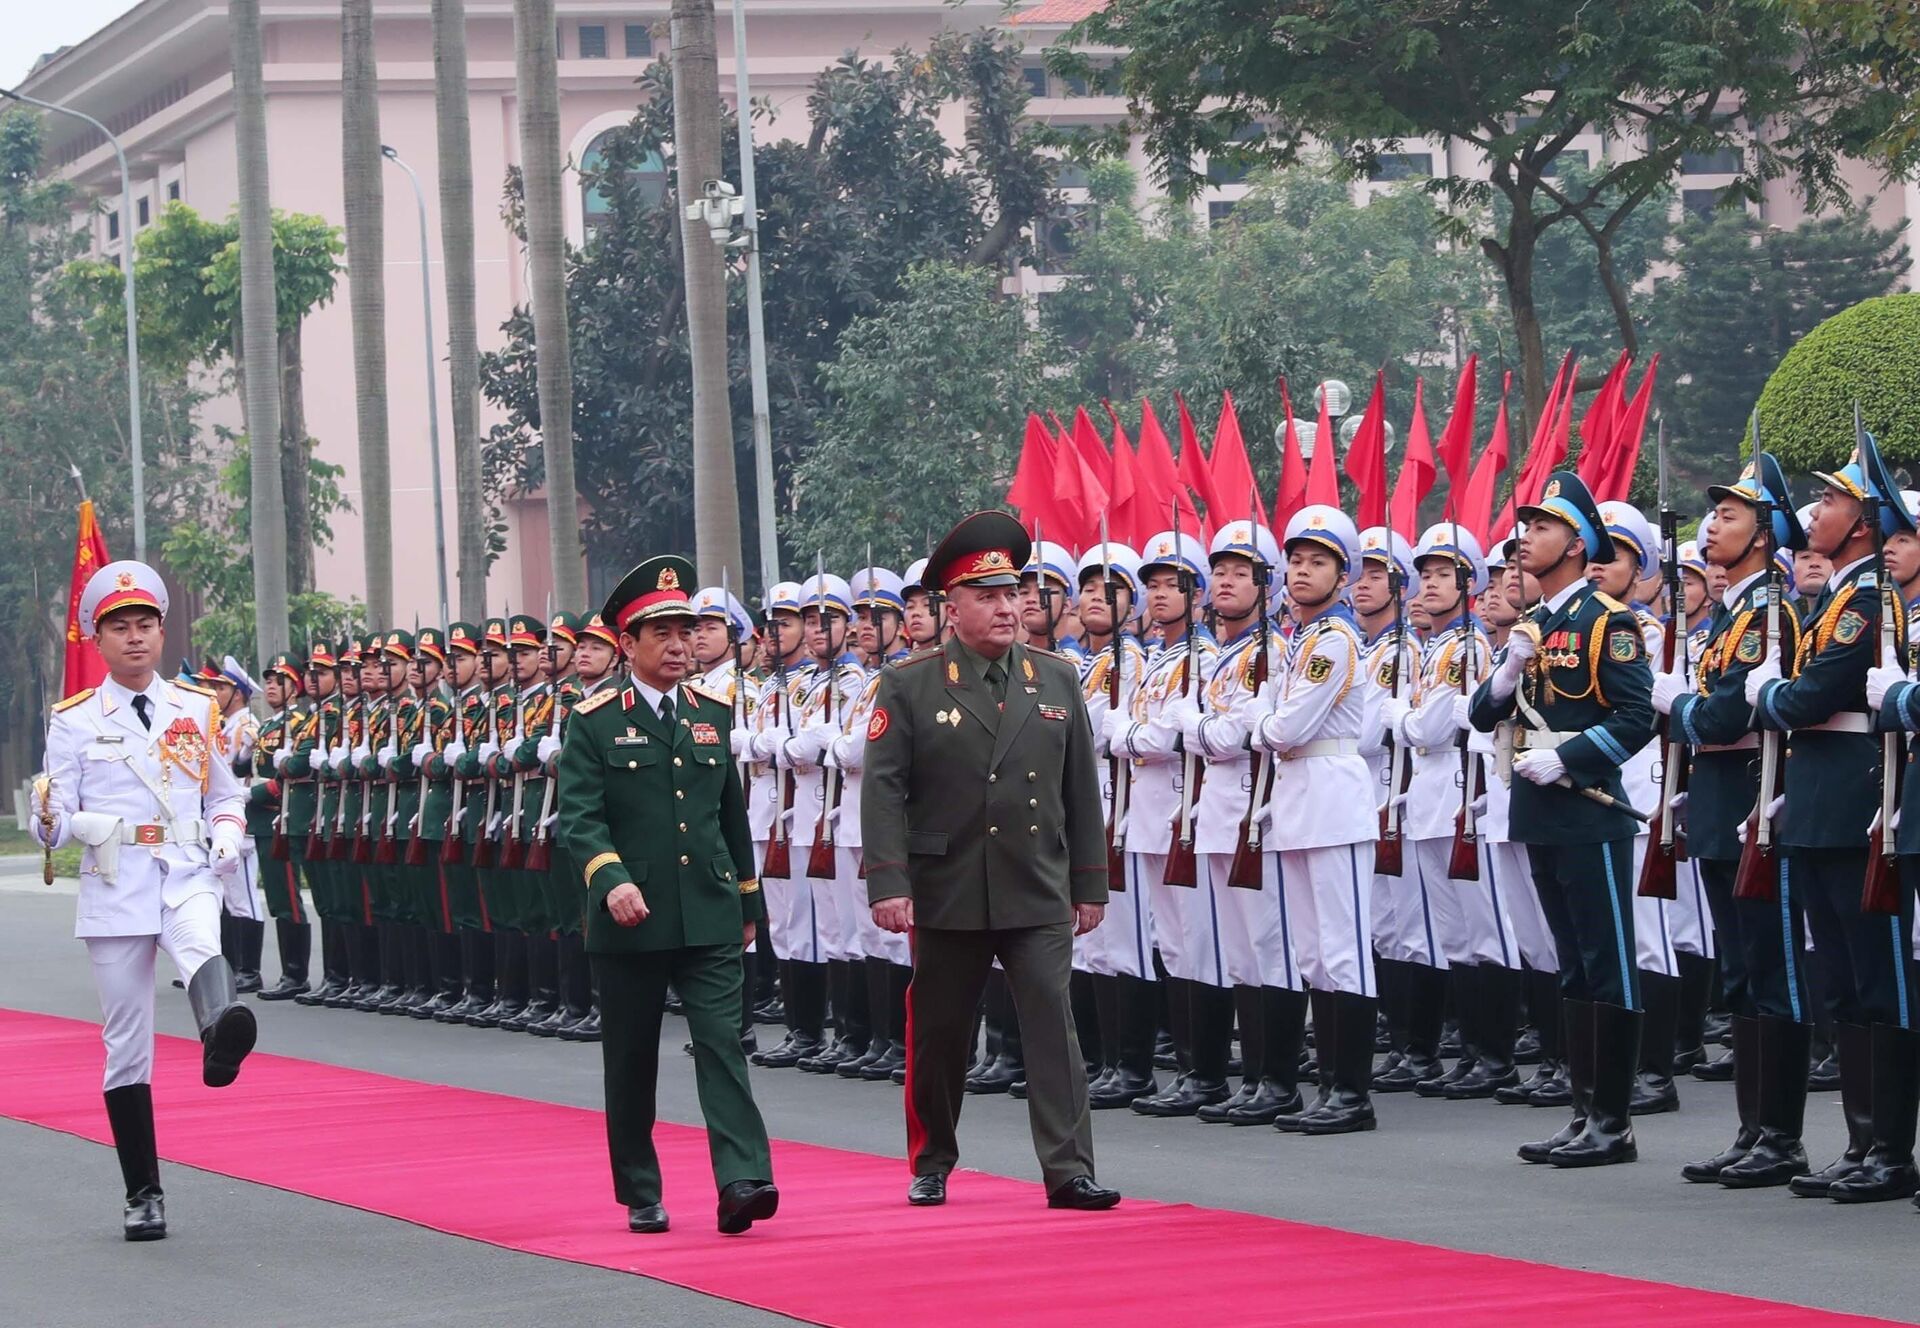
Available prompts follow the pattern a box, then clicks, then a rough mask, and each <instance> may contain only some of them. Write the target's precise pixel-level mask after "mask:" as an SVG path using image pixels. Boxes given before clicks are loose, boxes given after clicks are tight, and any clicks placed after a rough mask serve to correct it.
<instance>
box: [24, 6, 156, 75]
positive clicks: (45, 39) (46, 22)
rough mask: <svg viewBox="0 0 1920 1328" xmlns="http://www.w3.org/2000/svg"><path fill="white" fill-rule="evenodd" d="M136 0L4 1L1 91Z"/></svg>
mask: <svg viewBox="0 0 1920 1328" xmlns="http://www.w3.org/2000/svg"><path fill="white" fill-rule="evenodd" d="M136 3H137V0H7V3H5V4H4V5H0V8H4V9H5V10H6V11H7V22H6V29H7V35H6V40H4V41H0V87H7V88H11V87H14V86H16V85H17V84H18V83H19V82H20V80H21V79H23V78H25V77H26V76H27V71H28V70H30V69H32V68H33V66H34V65H35V64H36V63H38V61H39V59H40V57H41V56H43V55H45V54H46V53H47V52H49V51H57V50H59V49H60V48H61V47H62V46H72V45H74V44H75V43H77V42H81V41H84V40H85V39H86V38H87V37H89V36H91V35H92V34H94V33H96V32H98V31H99V30H100V29H101V28H104V27H106V26H107V24H109V23H111V22H113V20H114V19H116V18H119V17H120V15H122V14H124V13H126V12H127V11H128V10H129V9H132V8H133V7H134V5H135V4H136Z"/></svg>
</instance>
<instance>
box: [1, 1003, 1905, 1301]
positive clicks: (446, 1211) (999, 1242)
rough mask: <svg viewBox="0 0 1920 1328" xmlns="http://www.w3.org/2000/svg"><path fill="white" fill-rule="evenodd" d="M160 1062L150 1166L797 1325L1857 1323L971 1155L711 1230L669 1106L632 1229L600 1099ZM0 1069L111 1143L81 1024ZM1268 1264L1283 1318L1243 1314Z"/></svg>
mask: <svg viewBox="0 0 1920 1328" xmlns="http://www.w3.org/2000/svg"><path fill="white" fill-rule="evenodd" d="M159 1056H160V1063H159V1072H158V1074H157V1075H156V1076H155V1078H156V1091H155V1098H156V1099H157V1103H158V1111H159V1136H160V1151H161V1154H162V1156H163V1157H165V1158H167V1159H169V1160H170V1161H173V1162H179V1163H184V1164H186V1165H188V1166H193V1167H199V1168H202V1169H204V1170H207V1171H213V1172H218V1173H220V1174H222V1175H226V1176H233V1177H237V1178H239V1179H241V1180H247V1181H253V1182H256V1183H259V1184H262V1185H270V1186H274V1187H276V1188H279V1189H283V1190H291V1191H293V1192H295V1193H298V1194H305V1195H311V1196H313V1197H314V1198H318V1199H325V1200H328V1201H331V1202H333V1203H340V1204H347V1205H350V1206H352V1207H355V1208H361V1209H364V1210H366V1211H368V1212H373V1213H382V1214H386V1215H388V1216H390V1217H397V1218H400V1219H402V1220H403V1221H407V1222H413V1223H417V1224H419V1225H421V1226H424V1227H429V1228H432V1229H433V1230H436V1231H444V1232H448V1233H450V1234H453V1235H456V1236H465V1237H469V1238H471V1239H473V1240H480V1241H486V1242H488V1243H490V1244H494V1245H499V1246H502V1247H504V1248H507V1249H514V1250H524V1251H527V1252H529V1253H532V1254H541V1255H547V1256H550V1257H553V1258H559V1259H568V1260H572V1261H574V1262H576V1263H583V1264H592V1265H594V1266H597V1267H601V1268H613V1269H619V1270H622V1271H626V1272H633V1273H643V1274H645V1275H646V1276H648V1277H655V1278H659V1279H661V1280H662V1281H666V1282H672V1283H675V1284H677V1285H679V1286H684V1287H689V1288H692V1289H693V1290H696V1291H700V1292H704V1293H706V1294H708V1295H713V1296H719V1297H723V1298H725V1299H728V1300H734V1301H739V1302H741V1303H744V1304H750V1305H757V1306H759V1307H760V1308H763V1309H768V1310H772V1311H775V1312H777V1313H780V1314H786V1315H790V1316H792V1317H794V1318H798V1319H805V1320H809V1321H811V1322H814V1323H821V1324H835V1325H848V1326H849V1328H855V1326H862V1325H875V1326H876V1328H897V1326H898V1325H899V1324H901V1323H903V1322H904V1323H912V1324H914V1325H916V1328H941V1326H943V1325H959V1324H972V1323H976V1322H979V1321H980V1318H979V1314H978V1312H977V1311H976V1310H975V1309H974V1308H973V1307H972V1305H971V1304H970V1300H971V1294H972V1292H973V1290H974V1289H976V1288H977V1287H978V1286H979V1285H980V1284H981V1282H982V1281H983V1280H985V1279H987V1278H994V1279H997V1280H999V1281H1001V1282H1003V1283H1006V1284H1010V1285H1012V1286H1015V1287H1020V1288H1023V1289H1024V1292H1023V1294H1020V1295H1017V1296H1016V1297H1015V1298H1013V1300H1012V1301H1011V1302H1002V1303H1003V1304H1007V1305H1009V1306H1010V1307H1009V1308H1004V1309H1003V1308H999V1307H996V1310H995V1312H994V1315H993V1318H994V1320H995V1322H996V1325H1000V1324H1006V1325H1040V1324H1048V1325H1055V1324H1058V1325H1065V1324H1090V1323H1097V1324H1100V1325H1102V1328H1129V1326H1130V1325H1136V1324H1138V1325H1143V1326H1144V1325H1152V1328H1163V1326H1164V1324H1165V1323H1166V1322H1167V1319H1166V1305H1167V1301H1168V1297H1169V1295H1170V1294H1171V1293H1172V1292H1173V1291H1174V1290H1175V1289H1176V1288H1177V1289H1178V1290H1179V1294H1180V1297H1181V1300H1182V1302H1183V1317H1184V1318H1185V1319H1186V1320H1187V1321H1188V1322H1207V1321H1213V1322H1233V1323H1242V1324H1258V1323H1261V1322H1263V1321H1264V1322H1278V1321H1282V1320H1283V1321H1284V1322H1286V1323H1288V1324H1290V1325H1323V1324H1341V1325H1350V1324H1358V1325H1365V1324H1395V1323H1402V1322H1405V1321H1406V1317H1407V1316H1406V1307H1407V1306H1409V1305H1417V1306H1419V1307H1420V1314H1419V1317H1420V1318H1421V1319H1439V1318H1442V1317H1447V1318H1452V1319H1453V1320H1454V1321H1456V1322H1464V1323H1489V1322H1494V1321H1497V1320H1500V1319H1503V1318H1506V1317H1507V1316H1509V1315H1511V1314H1512V1313H1513V1311H1514V1308H1515V1307H1516V1306H1518V1305H1523V1304H1524V1305H1526V1306H1527V1307H1528V1311H1529V1315H1530V1317H1532V1318H1533V1319H1534V1320H1536V1321H1538V1322H1544V1323H1551V1324H1554V1325H1555V1328H1580V1326H1581V1325H1593V1326H1594V1328H1618V1326H1619V1325H1621V1324H1637V1323H1681V1324H1686V1325H1688V1328H1709V1325H1717V1324H1724V1325H1727V1326H1728V1328H1736V1326H1737V1328H1763V1326H1765V1325H1776V1324H1825V1323H1832V1324H1843V1323H1855V1324H1859V1323H1868V1322H1877V1321H1876V1320H1868V1319H1863V1318H1857V1317H1854V1316H1849V1315H1843V1314H1830V1313H1826V1312H1823V1311H1818V1310H1808V1309H1801V1308H1798V1307H1796V1306H1791V1305H1781V1304H1775V1303H1773V1302H1769V1301H1760V1300H1750V1299H1746V1298H1744V1297H1740V1296H1730V1295H1722V1294H1718V1293H1715V1292H1708V1291H1693V1290H1687V1289H1684V1288H1680V1287H1673V1286H1667V1285H1664V1284H1661V1283H1657V1282H1642V1281H1636V1280H1634V1279H1631V1278H1624V1277H1610V1276H1605V1275H1601V1274H1595V1273H1582V1272H1574V1271H1570V1270H1567V1269H1562V1268H1554V1267H1549V1266H1546V1265H1541V1264H1532V1263H1522V1262H1520V1261H1518V1260H1513V1259H1501V1258H1495V1257H1493V1256H1490V1255H1480V1254H1462V1253H1458V1252H1456V1251H1452V1250H1444V1249H1437V1248H1434V1247H1431V1246H1425V1245H1416V1244H1412V1243H1409V1242H1406V1241H1396V1240H1386V1239H1382V1238H1379V1237H1374V1236H1360V1235H1353V1234H1349V1233H1347V1232H1342V1231H1334V1230H1329V1229H1327V1228H1324V1227H1315V1226H1308V1225H1305V1224H1302V1223H1297V1222H1283V1221H1279V1220H1276V1219H1272V1218H1265V1217H1255V1216H1251V1215H1248V1214H1245V1213H1236V1212H1224V1211H1217V1210H1211V1209H1204V1208H1194V1207H1190V1206H1187V1205H1184V1204H1158V1203H1148V1202H1144V1201H1141V1200H1137V1199H1130V1200H1128V1201H1127V1202H1126V1203H1124V1204H1122V1205H1121V1206H1120V1208H1119V1209H1117V1210H1115V1211H1114V1212H1112V1213H1104V1214H1078V1213H1053V1212H1049V1211H1047V1210H1046V1208H1045V1207H1044V1206H1043V1203H1042V1200H1041V1193H1040V1189H1039V1187H1038V1186H1037V1185H1034V1184H1031V1183H1028V1182H1025V1181H1016V1180H1008V1179H1004V1178H1001V1177H994V1176H985V1175H980V1174H977V1173H963V1174H961V1175H959V1176H957V1177H956V1178H955V1182H954V1197H953V1199H952V1201H951V1202H950V1203H949V1204H948V1206H947V1207H945V1208H942V1209H930V1210H916V1209H910V1208H908V1207H907V1206H906V1204H905V1202H904V1199H903V1195H904V1193H905V1189H906V1183H907V1174H906V1169H905V1167H904V1166H903V1164H902V1163H901V1162H899V1161H898V1160H896V1159H892V1158H882V1157H874V1156H871V1155H869V1154H866V1153H851V1152H844V1151H841V1150H838V1149H832V1148H818V1147H814V1146H812V1145H808V1144H795V1143H776V1144H775V1145H774V1164H775V1169H776V1172H777V1175H776V1177H775V1178H776V1179H777V1180H778V1182H779V1184H780V1190H781V1209H780V1216H779V1217H778V1218H777V1219H775V1220H774V1221H773V1222H771V1223H768V1224H766V1225H763V1226H758V1227H755V1228H754V1230H753V1231H752V1232H751V1233H750V1234H749V1235H746V1236H743V1237H737V1238H727V1237H722V1236H720V1235H718V1234H717V1233H716V1232H715V1231H714V1229H713V1183H712V1177H711V1174H710V1172H709V1171H708V1167H707V1150H706V1138H705V1135H704V1134H703V1133H702V1132H701V1131H699V1130H696V1129H691V1128H688V1127H686V1126H682V1125H668V1124H662V1125H661V1126H660V1128H659V1133H658V1139H659V1144H660V1152H661V1159H662V1161H663V1163H664V1165H665V1169H666V1177H667V1195H666V1199H667V1206H668V1208H669V1209H670V1210H671V1211H672V1213H673V1217H674V1230H673V1232H672V1233H671V1234H669V1235H666V1236H647V1237H641V1236H630V1235H628V1234H627V1233H626V1231H625V1214H624V1212H623V1211H622V1210H621V1209H620V1208H618V1207H617V1206H616V1205H614V1203H613V1202H612V1200H611V1197H610V1192H611V1190H610V1182H609V1180H608V1176H607V1169H606V1156H605V1151H604V1149H605V1135H604V1132H603V1125H602V1121H601V1117H600V1114H599V1113H598V1112H593V1111H584V1110H581V1109H579V1108H575V1107H563V1106H554V1105H551V1104H549V1103H545V1102H530V1101H526V1100H524V1099H521V1098H514V1097H502V1096H499V1095H497V1094H492V1093H476V1092H470V1091H468V1090H465V1089H460V1088H444V1087H440V1086H437V1085H433V1084H423V1083H416V1082H413V1081H411V1080H406V1079H394V1078H389V1077H387V1076H385V1075H379V1074H368V1073H364V1072H362V1071H359V1070H347V1069H341V1068H338V1067H336V1066H332V1065H322V1064H318V1063H315V1062H311V1061H299V1060H291V1059H287V1058H285V1057H279V1056H268V1055H260V1054H257V1055H255V1056H253V1057H252V1058H251V1059H249V1060H248V1062H247V1066H246V1070H245V1072H244V1073H243V1074H242V1075H241V1076H240V1081H239V1083H238V1084H236V1085H235V1086H233V1087H232V1088H228V1089H224V1090H221V1091H219V1092H215V1091H212V1090H209V1089H205V1088H202V1087H201V1086H200V1082H199V1074H200V1068H199V1067H200V1054H199V1047H198V1046H197V1045H196V1044H194V1043H190V1042H187V1041H184V1040H182V1039H179V1038H161V1039H160V1053H159ZM0 1064H4V1065H5V1066H6V1067H7V1070H6V1073H5V1074H4V1075H0V1116H9V1117H12V1118H14V1119H16V1120H21V1121H26V1122H29V1123H31V1124H35V1125H41V1126H45V1127H47V1128H49V1129H54V1130H60V1131H63V1132H65V1133H68V1134H74V1135H78V1136H80V1137H82V1138H85V1139H93V1140H97V1141H100V1142H103V1143H104V1142H106V1141H107V1121H106V1114H105V1111H104V1109H103V1107H102V1105H101V1101H100V1093H99V1083H100V1067H101V1048H100V1037H99V1029H98V1027H97V1026H96V1025H93V1024H89V1023H82V1022H79V1021H76V1020H71V1019H56V1018H52V1017H49V1016H45V1015H37V1014H26V1013H21V1012H17V1011H10V1010H0ZM678 1068H679V1067H674V1072H678ZM776 1124H777V1122H776ZM875 1142H876V1143H879V1142H882V1141H880V1140H876V1141H875ZM886 1142H892V1141H886ZM94 1170H95V1171H97V1175H95V1174H94V1172H89V1173H88V1178H87V1179H85V1180H79V1179H78V1178H76V1179H77V1183H83V1184H94V1183H98V1184H100V1185H102V1186H106V1185H108V1184H109V1183H110V1182H109V1180H108V1178H109V1177H115V1179H116V1180H117V1176H116V1173H115V1171H114V1168H113V1165H112V1163H111V1162H110V1161H106V1160H103V1161H102V1162H101V1164H100V1166H99V1167H98V1168H96V1169H94ZM105 1197H106V1196H104V1195H103V1198H105ZM109 1216H110V1210H108V1209H103V1210H102V1221H106V1220H107V1219H108V1217H109ZM174 1217H175V1220H176V1222H177V1223H181V1224H189V1223H191V1224H195V1225H203V1224H212V1223H214V1222H217V1221H218V1220H219V1219H218V1215H217V1214H215V1213H207V1212H200V1213H195V1212H191V1211H180V1212H176V1213H175V1214H174ZM342 1271H343V1272H345V1271H346V1270H342ZM1280 1279H1284V1281H1285V1284H1286V1287H1287V1294H1286V1300H1285V1307H1284V1310H1279V1309H1276V1310H1275V1312H1274V1313H1273V1314H1271V1315H1269V1316H1265V1318H1264V1319H1263V1317H1262V1316H1261V1315H1259V1314H1258V1313H1249V1312H1248V1307H1249V1306H1257V1305H1261V1304H1265V1303H1269V1302H1268V1297H1270V1295H1271V1293H1272V1291H1273V1289H1274V1286H1275V1285H1276V1282H1278V1281H1279V1280H1280Z"/></svg>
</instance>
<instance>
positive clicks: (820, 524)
mask: <svg viewBox="0 0 1920 1328" xmlns="http://www.w3.org/2000/svg"><path fill="white" fill-rule="evenodd" d="M1054 354H1055V351H1054V347H1053V345H1052V344H1051V339H1050V338H1049V337H1048V336H1047V335H1046V334H1045V333H1044V332H1042V333H1035V332H1033V331H1031V330H1030V329H1029V328H1028V327H1027V323H1026V318H1025V316H1024V314H1023V311H1022V309H1021V306H1020V304H1019V302H1018V301H1016V300H1009V299H1004V298H1001V296H1000V295H999V279H998V276H997V274H996V273H994V272H993V271H992V270H991V269H984V268H979V267H962V266H959V265H957V264H954V263H930V264H927V265H925V266H923V267H917V268H914V269H913V270H912V271H910V272H909V273H908V274H907V276H906V278H905V283H904V287H903V289H902V291H901V294H900V298H899V299H897V300H894V301H891V302H890V303H888V304H887V305H886V307H885V308H884V309H882V310H881V311H880V312H878V313H875V314H871V315H868V316H865V317H862V318H858V319H856V320H854V322H853V323H852V325H851V326H849V327H848V328H847V329H846V331H845V332H844V333H843V334H842V335H841V338H840V354H839V356H838V357H837V358H836V359H835V360H834V362H833V363H832V364H831V365H829V366H828V367H827V369H826V371H825V375H824V376H825V380H826V388H827V409H826V414H825V417H824V418H823V419H822V421H821V427H820V438H819V442H818V444H817V445H816V446H815V447H814V448H813V450H812V451H811V452H810V453H809V454H808V455H807V458H806V460H805V461H804V462H802V463H801V466H800V469H799V472H798V473H797V474H796V475H795V476H794V478H793V488H792V492H793V505H794V519H793V542H794V544H795V545H796V547H798V548H799V549H801V550H804V551H806V552H807V553H809V554H810V553H811V552H812V551H813V550H816V549H818V550H823V551H824V552H825V555H826V563H827V566H829V567H840V568H846V567H859V566H864V565H865V560H866V553H867V546H868V544H869V543H871V545H872V549H873V556H874V558H875V560H876V561H878V562H879V563H880V564H881V565H883V566H892V567H905V566H906V565H907V564H908V563H910V562H912V561H913V560H914V559H915V558H918V557H920V556H922V555H923V554H924V553H926V552H927V548H926V543H927V540H928V538H929V537H932V538H935V539H937V538H939V536H940V535H941V534H943V533H944V532H945V531H946V529H947V527H948V526H950V525H952V524H953V521H954V518H955V515H956V514H958V513H961V512H967V511H972V510H975V509H977V508H982V507H992V506H995V505H997V504H998V503H999V502H1000V501H1001V499H1002V498H1003V497H1004V496H1005V494H1006V489H1007V484H1008V482H1009V481H1010V480H1011V479H1012V477H1013V465H1014V461H1015V459H1016V457H1017V454H1018V451H1019V444H1020V438H1021V424H1022V421H1023V420H1024V419H1025V417H1026V412H1027V411H1028V410H1030V409H1032V408H1033V406H1034V404H1035V403H1036V402H1039V401H1041V400H1042V399H1044V396H1045V394H1046V393H1047V392H1048V391H1049V388H1048V386H1047V384H1046V381H1045V380H1046V375H1047V371H1048V368H1049V366H1050V364H1051V362H1052V360H1053V358H1054ZM804 561H805V562H806V563H807V565H809V566H810V565H811V563H812V559H811V558H810V557H809V558H805V559H804Z"/></svg>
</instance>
